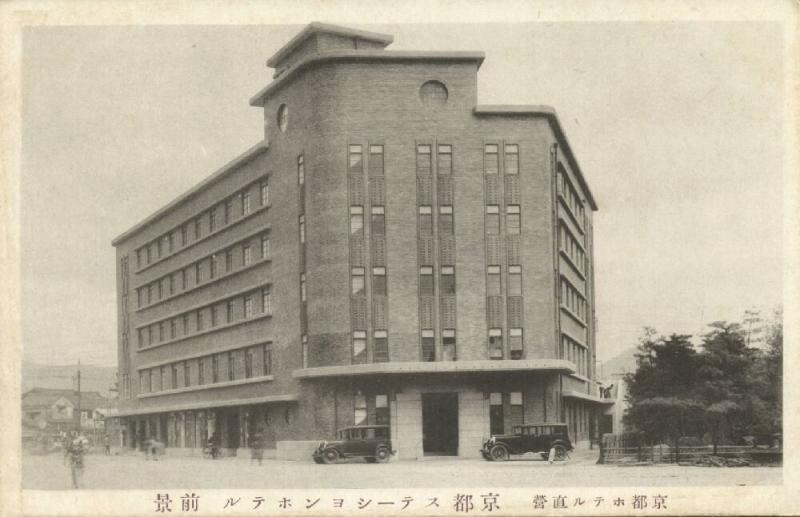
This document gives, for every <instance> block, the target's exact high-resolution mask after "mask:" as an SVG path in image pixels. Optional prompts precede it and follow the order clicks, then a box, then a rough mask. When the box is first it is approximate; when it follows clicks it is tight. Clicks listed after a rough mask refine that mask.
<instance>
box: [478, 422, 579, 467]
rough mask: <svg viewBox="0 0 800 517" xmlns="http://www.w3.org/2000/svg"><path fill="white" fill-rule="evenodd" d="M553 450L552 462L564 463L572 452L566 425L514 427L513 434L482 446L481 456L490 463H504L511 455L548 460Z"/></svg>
mask: <svg viewBox="0 0 800 517" xmlns="http://www.w3.org/2000/svg"><path fill="white" fill-rule="evenodd" d="M551 449H553V460H554V461H564V460H566V459H567V458H568V454H567V453H568V451H571V450H572V443H571V442H570V441H569V433H568V431H567V424H526V425H518V426H515V427H514V434H501V435H495V436H492V437H491V438H489V439H488V440H487V441H486V443H484V444H483V448H482V449H481V454H482V455H483V457H484V458H485V459H487V460H490V461H504V460H507V459H508V458H509V456H510V455H512V454H525V453H526V452H533V453H538V454H540V455H541V456H542V458H543V459H548V457H549V454H550V450H551Z"/></svg>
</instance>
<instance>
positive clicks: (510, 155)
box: [505, 144, 519, 174]
mask: <svg viewBox="0 0 800 517" xmlns="http://www.w3.org/2000/svg"><path fill="white" fill-rule="evenodd" d="M505 164H506V174H519V147H518V146H517V145H516V144H508V145H506V147H505Z"/></svg>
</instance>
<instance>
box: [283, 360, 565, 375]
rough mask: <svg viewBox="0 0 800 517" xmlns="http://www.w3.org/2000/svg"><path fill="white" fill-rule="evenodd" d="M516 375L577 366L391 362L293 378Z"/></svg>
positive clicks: (317, 371)
mask: <svg viewBox="0 0 800 517" xmlns="http://www.w3.org/2000/svg"><path fill="white" fill-rule="evenodd" d="M515 371H520V372H521V371H540V372H541V371H551V372H562V373H574V372H575V365H574V364H572V363H571V362H570V361H567V360H565V359H521V360H512V359H506V360H500V361H498V360H488V359H487V360H480V361H433V362H410V361H402V362H395V363H392V362H388V363H367V364H348V365H342V366H320V367H316V368H304V369H300V370H294V371H293V372H292V377H294V378H296V379H309V378H317V377H353V376H362V375H390V374H395V375H397V374H423V373H486V372H515Z"/></svg>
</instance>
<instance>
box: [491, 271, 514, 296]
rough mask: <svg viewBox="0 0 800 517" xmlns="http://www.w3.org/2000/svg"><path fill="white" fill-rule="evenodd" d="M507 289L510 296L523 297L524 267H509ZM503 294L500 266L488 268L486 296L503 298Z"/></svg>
mask: <svg viewBox="0 0 800 517" xmlns="http://www.w3.org/2000/svg"><path fill="white" fill-rule="evenodd" d="M506 289H507V291H508V296H522V266H508V276H507V277H506ZM502 294H503V288H502V283H501V282H500V266H488V267H487V268H486V296H502Z"/></svg>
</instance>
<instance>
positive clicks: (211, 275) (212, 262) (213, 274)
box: [208, 255, 217, 278]
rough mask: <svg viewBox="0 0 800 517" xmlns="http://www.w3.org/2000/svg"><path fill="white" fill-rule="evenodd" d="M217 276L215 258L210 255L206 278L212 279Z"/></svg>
mask: <svg viewBox="0 0 800 517" xmlns="http://www.w3.org/2000/svg"><path fill="white" fill-rule="evenodd" d="M216 276H217V256H216V255H211V257H209V259H208V277H209V278H214V277H216Z"/></svg>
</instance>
